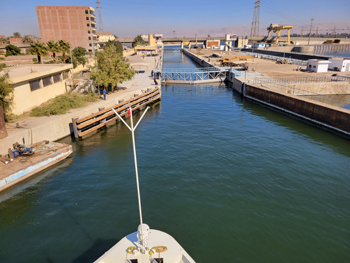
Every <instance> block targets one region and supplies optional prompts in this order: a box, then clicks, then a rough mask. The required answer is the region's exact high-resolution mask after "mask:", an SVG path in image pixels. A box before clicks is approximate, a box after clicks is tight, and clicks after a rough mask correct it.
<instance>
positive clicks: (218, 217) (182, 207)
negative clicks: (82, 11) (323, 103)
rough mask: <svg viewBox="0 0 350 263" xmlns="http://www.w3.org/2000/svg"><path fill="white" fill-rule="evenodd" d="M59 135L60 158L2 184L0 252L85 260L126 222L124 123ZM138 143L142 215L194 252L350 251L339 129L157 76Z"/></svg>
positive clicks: (310, 255)
mask: <svg viewBox="0 0 350 263" xmlns="http://www.w3.org/2000/svg"><path fill="white" fill-rule="evenodd" d="M164 59H165V61H164V65H165V66H169V65H170V64H172V65H171V67H175V66H174V65H175V64H176V65H177V66H181V67H186V66H188V67H190V66H193V64H191V63H190V62H188V61H187V58H186V57H183V56H182V55H181V54H180V53H179V52H165V54H164ZM182 62H183V63H182ZM136 115H137V118H139V117H140V113H138V114H136ZM62 141H63V142H66V143H69V144H72V145H73V149H74V152H73V154H72V155H71V157H70V158H68V159H66V160H65V161H63V162H61V163H60V164H58V165H56V166H54V167H53V168H50V169H47V170H46V171H44V172H42V173H40V174H39V175H38V176H36V177H35V178H34V180H30V181H29V182H26V183H25V184H22V185H20V186H18V187H17V188H14V189H12V190H11V191H7V192H6V193H4V194H2V196H1V197H2V198H3V199H5V198H7V199H6V200H3V201H1V203H0V262H2V263H5V262H9V263H12V262H36V263H41V262H42V263H44V262H45V263H47V262H93V261H94V260H95V259H96V258H98V257H99V256H100V255H102V254H103V253H104V252H105V251H106V250H108V249H109V248H110V247H112V246H113V245H114V244H115V243H116V242H118V241H119V240H120V239H121V238H123V237H124V236H125V235H127V234H129V233H131V232H134V231H136V229H137V226H138V224H139V216H138V208H137V194H136V183H135V174H134V163H133V154H132V144H131V135H130V132H129V130H128V129H127V128H126V127H125V126H124V125H123V124H121V123H119V124H117V125H112V126H109V127H108V128H107V129H104V130H102V131H100V132H99V133H97V134H95V135H93V136H91V137H89V138H87V139H85V140H78V141H77V140H74V139H71V138H70V137H67V138H65V139H63V140H62ZM136 147H137V153H138V161H139V174H140V187H141V196H142V208H143V216H144V222H146V223H148V224H149V226H150V227H151V228H155V229H159V230H162V231H165V232H167V233H169V234H170V235H172V236H173V237H174V238H175V239H176V240H177V241H178V242H179V243H180V244H181V245H182V246H183V248H184V249H185V250H186V251H187V252H188V253H189V254H190V255H191V256H192V257H193V259H194V260H195V261H196V262H198V263H202V262H259V263H260V262H266V263H267V262H308V263H309V262H315V263H316V262H317V263H320V262H337V263H341V262H344V263H345V262H350V252H349V248H350V224H349V222H350V207H349V204H350V191H349V189H350V173H349V171H350V142H349V140H347V139H344V138H342V137H339V136H336V135H334V134H332V133H329V132H327V131H323V130H321V129H319V128H316V127H314V126H311V125H309V124H306V123H304V122H301V121H299V120H297V119H294V118H291V117H288V116H286V115H284V114H282V113H279V112H275V111H273V110H271V109H269V108H265V107H262V106H260V105H258V104H255V103H253V102H250V101H247V100H244V99H242V98H241V97H240V95H238V94H237V93H235V92H233V91H232V90H230V89H228V88H226V87H225V86H224V85H203V86H196V87H191V86H186V87H181V86H167V87H162V101H161V103H159V104H156V105H154V106H153V107H152V108H151V109H150V110H149V111H148V112H147V114H146V115H145V117H144V119H143V120H142V122H141V124H140V125H139V126H138V128H137V131H136ZM22 188H23V189H22ZM20 189H22V191H19V190H20Z"/></svg>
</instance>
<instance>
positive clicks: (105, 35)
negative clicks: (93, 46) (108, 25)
mask: <svg viewBox="0 0 350 263" xmlns="http://www.w3.org/2000/svg"><path fill="white" fill-rule="evenodd" d="M96 35H97V39H98V42H108V41H109V40H111V41H113V40H115V36H114V35H113V34H112V33H111V32H97V33H96Z"/></svg>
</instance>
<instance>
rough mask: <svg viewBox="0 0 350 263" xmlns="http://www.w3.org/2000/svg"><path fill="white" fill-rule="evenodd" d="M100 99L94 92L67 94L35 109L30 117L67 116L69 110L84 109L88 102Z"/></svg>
mask: <svg viewBox="0 0 350 263" xmlns="http://www.w3.org/2000/svg"><path fill="white" fill-rule="evenodd" d="M99 99H100V98H99V97H98V95H96V94H95V93H92V92H90V93H88V94H77V93H66V94H63V95H59V96H57V97H56V98H53V99H51V100H49V101H48V102H45V103H43V104H42V105H40V106H38V107H36V108H34V109H33V110H32V111H31V113H30V116H35V117H40V116H50V115H59V114H65V113H67V111H68V110H69V109H75V108H79V107H83V106H85V105H86V103H87V102H94V101H97V100H99Z"/></svg>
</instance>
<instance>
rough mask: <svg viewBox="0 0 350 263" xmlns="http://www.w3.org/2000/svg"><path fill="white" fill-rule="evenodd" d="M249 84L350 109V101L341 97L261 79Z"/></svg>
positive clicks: (250, 81) (249, 81)
mask: <svg viewBox="0 0 350 263" xmlns="http://www.w3.org/2000/svg"><path fill="white" fill-rule="evenodd" d="M248 83H251V84H255V85H259V86H261V87H264V88H268V89H272V90H276V91H279V92H283V93H288V94H292V95H296V96H303V97H306V98H308V99H312V100H314V101H319V102H323V103H327V104H329V105H332V106H337V107H341V108H345V109H350V100H347V99H341V98H339V97H334V96H332V95H328V94H318V93H313V92H310V91H307V90H302V89H298V88H294V87H291V86H288V85H286V84H281V83H278V82H272V81H264V79H260V78H255V79H253V80H248Z"/></svg>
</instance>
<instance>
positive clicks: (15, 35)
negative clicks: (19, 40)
mask: <svg viewBox="0 0 350 263" xmlns="http://www.w3.org/2000/svg"><path fill="white" fill-rule="evenodd" d="M13 37H21V34H20V33H19V32H15V33H13Z"/></svg>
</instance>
